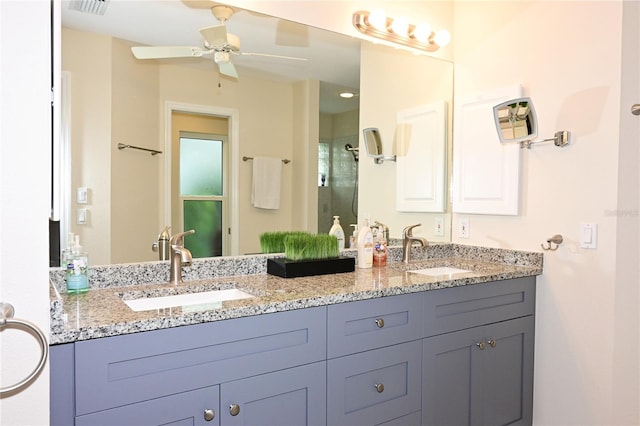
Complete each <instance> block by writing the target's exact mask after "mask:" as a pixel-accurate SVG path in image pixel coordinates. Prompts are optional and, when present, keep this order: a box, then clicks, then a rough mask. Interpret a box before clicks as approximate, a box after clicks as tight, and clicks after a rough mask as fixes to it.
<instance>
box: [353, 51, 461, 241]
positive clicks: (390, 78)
mask: <svg viewBox="0 0 640 426" xmlns="http://www.w3.org/2000/svg"><path fill="white" fill-rule="evenodd" d="M360 69H361V70H366V72H363V71H361V73H360V128H361V129H364V128H367V127H377V128H378V129H379V130H380V136H381V138H382V145H383V152H384V155H385V156H391V155H395V154H396V146H395V145H396V143H395V135H396V127H397V114H398V112H399V111H401V110H404V109H408V108H414V107H417V106H420V105H425V104H429V103H431V102H436V101H447V104H448V106H449V108H451V95H452V93H451V87H452V84H453V81H452V78H453V72H452V64H451V63H449V62H446V61H434V60H433V59H432V58H427V57H416V56H414V55H413V54H410V53H405V54H403V55H401V54H400V52H398V51H393V50H390V49H387V48H386V47H384V46H382V47H381V46H378V45H374V44H370V43H363V45H362V50H361V65H360ZM381 82H383V83H381ZM407 82H410V83H409V84H408V83H407ZM443 143H445V141H443ZM360 146H362V147H363V149H362V152H361V153H360V162H359V167H360V169H359V173H360V178H359V182H360V188H359V190H358V191H359V196H358V222H359V223H360V224H362V223H363V220H364V219H365V218H367V217H369V218H370V219H371V222H372V223H373V221H375V220H379V221H380V222H383V223H385V224H386V225H387V226H388V227H389V235H390V236H391V237H395V238H400V237H401V236H402V229H403V228H404V227H406V226H408V225H413V224H417V223H421V224H422V226H421V227H419V228H416V229H415V231H414V232H415V235H419V236H422V237H426V238H427V239H428V240H429V241H449V239H450V235H449V232H446V235H445V236H444V237H437V236H435V235H434V228H435V226H434V219H435V217H442V218H444V219H445V220H446V221H447V222H448V219H449V216H450V215H449V214H447V213H402V212H397V211H396V200H395V193H396V189H395V188H396V163H395V162H393V161H385V162H384V163H383V164H374V162H373V159H371V158H368V157H367V154H366V150H365V149H364V145H363V143H362V135H360ZM445 229H449V227H448V226H446V227H445Z"/></svg>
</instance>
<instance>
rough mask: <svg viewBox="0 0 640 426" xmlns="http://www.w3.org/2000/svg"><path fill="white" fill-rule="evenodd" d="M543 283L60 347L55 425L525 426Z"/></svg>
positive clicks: (54, 380) (54, 352) (55, 350)
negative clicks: (537, 288) (537, 291)
mask: <svg viewBox="0 0 640 426" xmlns="http://www.w3.org/2000/svg"><path fill="white" fill-rule="evenodd" d="M534 310H535V277H528V278H519V279H512V280H504V281H496V282H490V283H483V284H478V285H466V286H461V287H453V288H445V289H440V290H433V291H426V292H418V293H410V294H403V295H397V296H386V297H379V298H373V299H367V300H360V301H355V302H348V303H339V304H334V305H329V306H324V307H315V308H307V309H299V310H294V311H288V312H280V313H274V314H264V315H257V316H253V317H245V318H238V319H231V320H224V321H217V322H211V323H206V324H198V325H190V326H185V327H174V328H169V329H163V330H156V331H149V332H143V333H135V334H127V335H122V336H115V337H107V338H100V339H93V340H85V341H78V342H76V343H69V344H64V345H56V346H53V347H52V348H51V424H52V425H65V426H66V425H70V424H73V423H75V424H76V425H119V426H120V425H127V424H136V425H137V424H145V425H160V424H171V425H183V424H189V425H194V424H196V425H207V426H209V425H217V426H226V425H256V426H258V425H259V426H268V425H278V426H286V425H292V426H302V425H330V426H339V425H350V426H355V425H366V426H392V425H393V426H417V425H420V424H422V425H437V426H443V425H456V426H460V425H490V426H497V425H507V424H509V425H528V424H531V420H532V403H533V345H534Z"/></svg>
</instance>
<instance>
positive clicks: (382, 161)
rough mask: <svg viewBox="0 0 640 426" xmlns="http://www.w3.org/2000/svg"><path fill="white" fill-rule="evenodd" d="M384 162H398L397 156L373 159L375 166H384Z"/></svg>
mask: <svg viewBox="0 0 640 426" xmlns="http://www.w3.org/2000/svg"><path fill="white" fill-rule="evenodd" d="M384 160H387V161H396V156H395V155H391V156H388V157H376V158H374V159H373V162H374V163H375V164H382V163H384Z"/></svg>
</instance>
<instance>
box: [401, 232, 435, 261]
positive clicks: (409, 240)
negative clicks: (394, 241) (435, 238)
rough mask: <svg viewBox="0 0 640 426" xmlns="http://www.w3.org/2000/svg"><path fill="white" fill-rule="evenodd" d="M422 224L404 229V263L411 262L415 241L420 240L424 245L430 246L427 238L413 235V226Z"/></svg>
mask: <svg viewBox="0 0 640 426" xmlns="http://www.w3.org/2000/svg"><path fill="white" fill-rule="evenodd" d="M420 225H422V224H421V223H418V224H416V225H410V226H407V227H406V228H404V229H403V230H402V261H403V262H404V263H409V261H410V260H411V245H412V244H413V242H414V241H417V242H419V243H420V245H421V246H422V247H428V246H429V241H427V239H426V238H422V237H414V236H413V228H415V227H416V226H420Z"/></svg>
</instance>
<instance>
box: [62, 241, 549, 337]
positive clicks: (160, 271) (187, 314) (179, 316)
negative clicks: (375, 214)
mask: <svg viewBox="0 0 640 426" xmlns="http://www.w3.org/2000/svg"><path fill="white" fill-rule="evenodd" d="M344 254H345V255H347V256H354V257H355V256H356V253H355V251H353V250H346V251H345V253H344ZM267 258H268V256H266V255H257V256H238V257H224V258H218V259H215V258H214V259H203V260H195V261H194V262H193V265H192V266H190V267H185V268H184V279H185V282H184V284H182V285H179V286H172V285H169V284H166V283H165V284H158V283H163V282H166V281H167V280H168V271H169V265H168V262H147V263H140V264H125V265H113V266H103V267H95V268H92V270H91V275H90V288H91V289H90V291H89V292H88V293H85V294H82V295H72V294H67V293H66V292H65V291H64V275H63V271H61V270H59V269H56V270H52V271H51V274H50V276H51V284H52V285H51V334H50V343H51V344H61V343H68V342H75V341H79V340H87V339H95V338H100V337H107V336H116V335H120V334H128V333H136V332H140V331H150V330H157V329H162V328H169V327H177V326H182V325H189V324H198V323H203V322H210V321H219V320H225V319H231V318H239V317H244V316H252V315H260V314H264V313H272V312H281V311H288V310H294V309H302V308H308V307H313V306H323V305H330V304H334V303H343V302H350V301H356V300H364V299H371V298H377V297H384V296H391V295H397V294H403V293H413V292H420V291H428V290H436V289H440V288H446V287H455V286H461V285H472V284H480V283H484V282H489V281H497V280H505V279H511V278H519V277H525V276H534V275H540V274H541V273H542V260H543V255H542V253H532V252H522V251H513V250H502V249H488V248H482V247H472V246H463V245H458V244H438V245H432V246H430V247H428V248H419V247H415V248H414V260H413V261H412V262H411V263H409V264H404V263H402V262H400V261H399V259H400V258H401V249H400V248H390V250H389V262H388V264H387V266H386V267H383V268H372V269H358V268H356V271H355V272H350V273H343V274H334V275H321V276H313V277H305V278H289V279H284V278H279V277H276V276H272V275H268V274H266V260H267ZM442 266H449V267H455V268H460V269H465V270H469V271H471V272H465V273H459V274H454V275H441V276H428V275H423V274H417V273H413V272H411V271H412V270H419V269H424V268H432V267H442ZM149 283H151V284H149ZM153 283H155V284H153ZM225 288H237V289H240V290H243V291H245V292H247V293H250V294H252V295H253V296H255V297H252V298H249V299H240V300H233V301H227V302H220V303H218V304H216V305H211V304H209V305H197V306H196V307H193V306H191V307H184V308H183V307H173V308H166V309H156V310H152V311H140V312H135V311H133V310H131V309H130V308H129V307H128V306H127V305H126V304H125V303H124V302H123V300H127V299H136V298H140V297H157V296H166V295H175V294H183V293H196V292H202V291H210V290H218V289H225Z"/></svg>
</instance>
